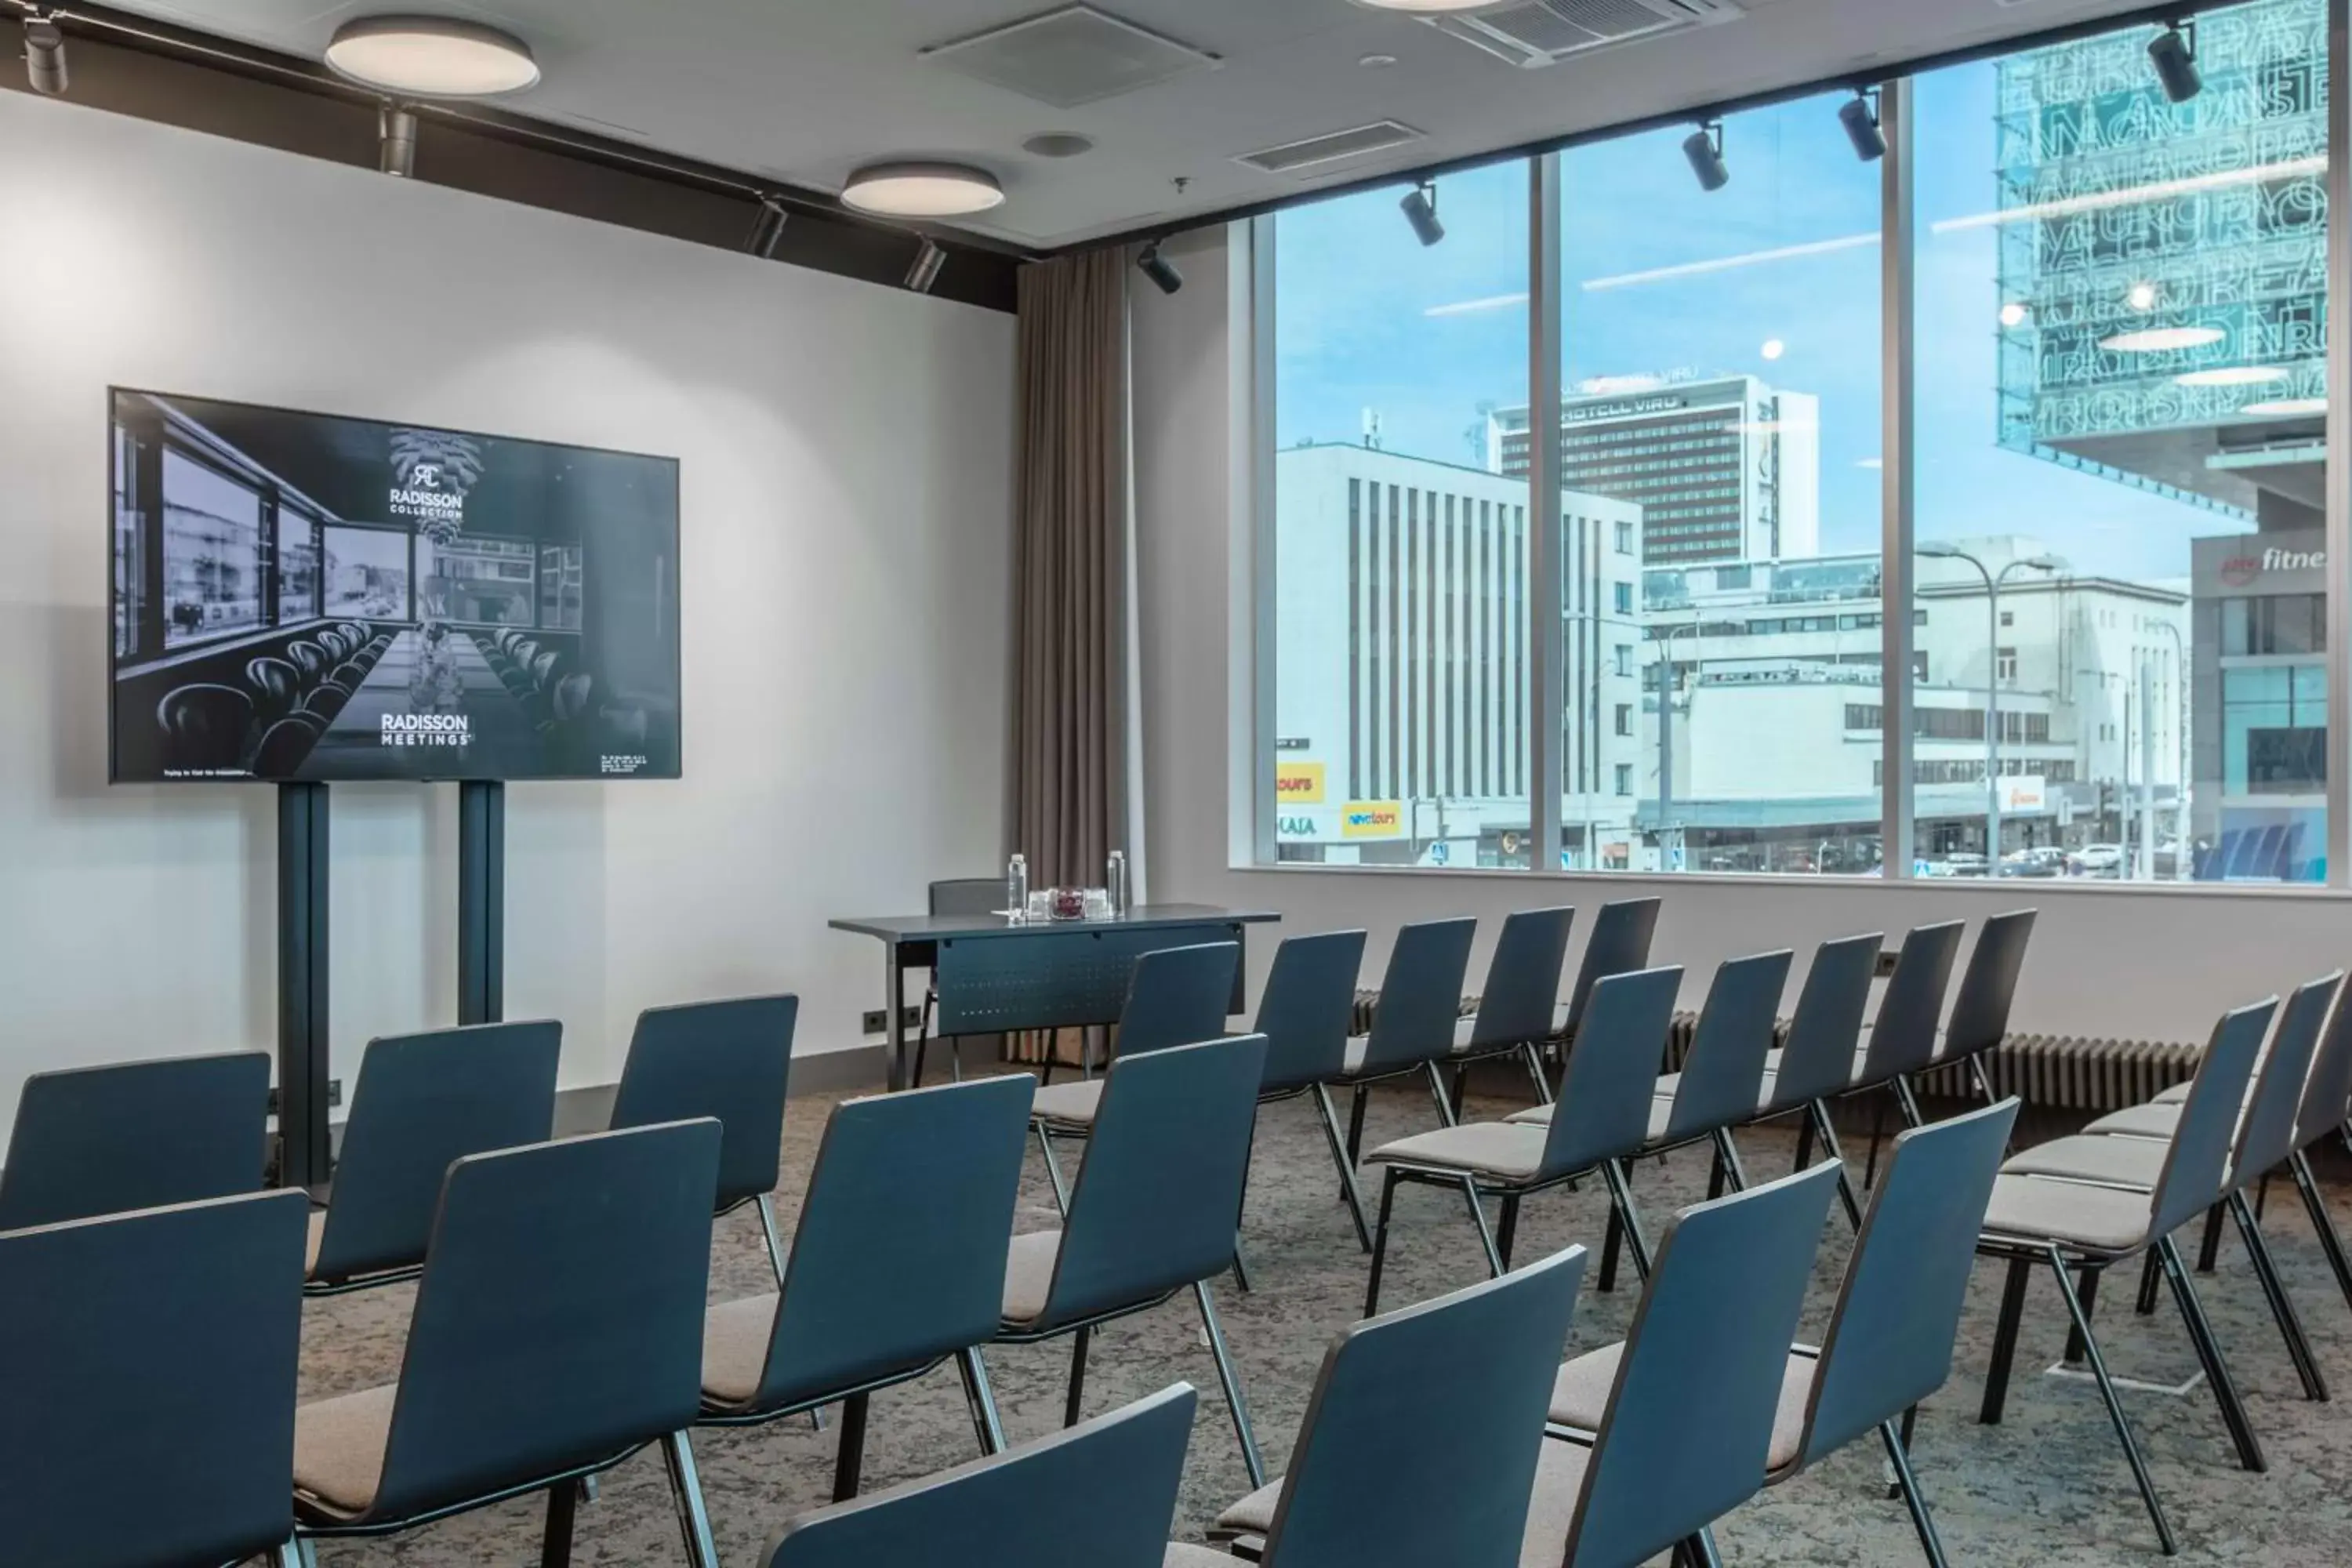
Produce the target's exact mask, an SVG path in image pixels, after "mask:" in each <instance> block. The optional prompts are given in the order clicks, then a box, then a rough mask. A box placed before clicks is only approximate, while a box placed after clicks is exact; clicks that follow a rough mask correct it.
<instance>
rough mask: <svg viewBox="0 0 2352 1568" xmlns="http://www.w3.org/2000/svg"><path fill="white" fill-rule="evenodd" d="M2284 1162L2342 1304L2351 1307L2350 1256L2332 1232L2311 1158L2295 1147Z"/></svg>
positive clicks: (2334, 1226)
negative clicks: (2341, 1293) (2315, 1233)
mask: <svg viewBox="0 0 2352 1568" xmlns="http://www.w3.org/2000/svg"><path fill="white" fill-rule="evenodd" d="M2287 1169H2288V1170H2289V1171H2291V1172H2293V1173H2294V1190H2295V1192H2296V1193H2297V1194H2299V1195H2301V1197H2302V1199H2303V1212H2304V1213H2305V1214H2306V1215H2310V1216H2311V1228H2312V1229H2313V1230H2315V1231H2316V1232H2318V1234H2319V1248H2320V1250H2321V1251H2322V1252H2325V1253H2326V1254H2327V1266H2328V1267H2329V1268H2332V1269H2334V1270H2335V1271H2336V1289H2339V1290H2341V1291H2343V1292H2344V1304H2345V1305H2346V1306H2347V1307H2352V1259H2347V1258H2346V1257H2345V1256H2344V1238H2343V1237H2341V1236H2338V1235H2337V1234H2336V1221H2335V1219H2334V1218H2333V1217H2332V1216H2331V1215H2329V1214H2328V1212H2327V1202H2326V1199H2325V1198H2322V1197H2321V1196H2320V1195H2319V1184H2318V1182H2317V1181H2315V1179H2314V1178H2313V1176H2312V1173H2311V1161H2310V1160H2309V1159H2308V1158H2307V1157H2306V1156H2305V1153H2304V1152H2303V1151H2302V1150H2300V1149H2298V1150H2296V1151H2295V1152H2294V1153H2293V1154H2291V1155H2289V1156H2288V1157H2287Z"/></svg>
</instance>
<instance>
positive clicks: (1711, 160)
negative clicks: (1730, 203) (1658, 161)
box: [1683, 120, 1731, 191]
mask: <svg viewBox="0 0 2352 1568" xmlns="http://www.w3.org/2000/svg"><path fill="white" fill-rule="evenodd" d="M1683 156H1684V157H1685V158H1687V159H1689V160H1690V166H1691V173H1692V174H1696V175H1697V176H1698V188H1699V189H1700V190H1702V191H1719V190H1721V189H1723V187H1724V186H1726V185H1727V184H1731V165H1730V164H1728V163H1725V162H1724V161H1723V121H1720V120H1710V121H1706V123H1704V124H1702V125H1701V126H1700V127H1699V128H1698V129H1697V130H1696V131H1694V132H1691V133H1690V134H1689V135H1688V136H1685V137H1684V138H1683Z"/></svg>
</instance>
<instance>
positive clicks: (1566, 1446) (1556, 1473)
mask: <svg viewBox="0 0 2352 1568" xmlns="http://www.w3.org/2000/svg"><path fill="white" fill-rule="evenodd" d="M1591 1462H1592V1450H1591V1449H1590V1448H1588V1447H1585V1446H1584V1445H1583V1444H1581V1443H1564V1442H1561V1441H1560V1440H1559V1438H1557V1437H1547V1438H1545V1439H1544V1443H1543V1452H1542V1454H1541V1455H1540V1456H1539V1457H1538V1458H1537V1460H1536V1489H1535V1494H1534V1495H1533V1496H1532V1497H1531V1498H1529V1499H1528V1528H1527V1531H1526V1533H1525V1534H1524V1535H1523V1536H1522V1537H1521V1538H1520V1542H1519V1568H1559V1563H1560V1559H1561V1557H1563V1556H1564V1555H1565V1554H1566V1553H1567V1551H1568V1527H1569V1526H1570V1524H1572V1523H1574V1522H1575V1521H1576V1500H1577V1498H1578V1496H1579V1495H1580V1493H1582V1491H1583V1490H1584V1471H1585V1468H1586V1467H1588V1466H1589V1465H1591Z"/></svg>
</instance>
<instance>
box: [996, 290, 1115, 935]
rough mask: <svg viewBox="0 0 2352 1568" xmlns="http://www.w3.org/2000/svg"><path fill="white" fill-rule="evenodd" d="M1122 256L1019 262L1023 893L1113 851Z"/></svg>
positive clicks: (1017, 829) (1016, 551)
mask: <svg viewBox="0 0 2352 1568" xmlns="http://www.w3.org/2000/svg"><path fill="white" fill-rule="evenodd" d="M1128 272H1129V268H1128V265H1127V256H1126V254H1125V252H1124V251H1119V250H1110V251H1102V252H1097V253H1095V254H1092V255H1086V256H1071V257H1063V258H1056V259H1055V260H1052V261H1043V262H1038V263H1035V264H1034V265H1032V266H1029V267H1025V268H1022V271H1021V279H1020V354H1019V361H1018V368H1017V374H1018V379H1019V385H1020V394H1019V395H1020V400H1021V405H1020V423H1019V426H1018V429H1017V432H1016V437H1017V439H1018V441H1019V447H1018V450H1017V454H1016V463H1017V488H1016V494H1015V499H1014V507H1015V510H1014V513H1013V758H1012V765H1013V778H1012V816H1013V823H1012V841H1013V842H1012V847H1013V848H1014V849H1017V850H1019V851H1021V852H1022V853H1024V854H1025V855H1027V856H1028V857H1029V883H1030V886H1031V887H1033V888H1044V887H1055V886H1082V887H1092V886H1096V885H1098V884H1099V883H1100V882H1101V881H1102V879H1103V862H1104V858H1105V857H1106V856H1107V855H1108V852H1109V851H1111V850H1113V849H1119V848H1124V847H1126V837H1127V809H1126V783H1127V781H1126V772H1127V742H1126V717H1127V715H1126V680H1127V671H1126V657H1125V656H1126V647H1127V622H1126V583H1127V562H1126V538H1127V521H1128V519H1127V514H1128V487H1129V479H1128V468H1127V461H1128V454H1127V430H1128V368H1127V279H1128Z"/></svg>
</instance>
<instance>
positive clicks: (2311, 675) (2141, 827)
mask: <svg viewBox="0 0 2352 1568" xmlns="http://www.w3.org/2000/svg"><path fill="white" fill-rule="evenodd" d="M2152 36H2153V29H2151V28H2149V27H2146V26H2136V27H2127V28H2124V29H2121V30H2118V31H2116V32H2114V33H2108V34H2104V35H2100V36H2097V37H2088V38H2080V39H2074V40H2070V41H2067V42H2064V43H2061V44H2055V45H2052V46H2050V47H2042V48H2035V49H2028V50H2025V51H2022V52H2020V53H2017V54H2013V55H2010V56H2006V57H2003V58H1999V59H1995V60H1991V61H1989V62H1984V63H1979V64H1974V65H1969V66H1965V67H1961V68H1955V69H1950V70H1945V71H1938V72H1935V73H1932V74H1930V75H1927V76H1924V77H1921V78H1919V79H1916V82H1915V83H1914V84H1913V91H1914V95H1915V101H1916V132H1915V138H1914V146H1915V148H1916V163H1915V176H1914V177H1915V191H1916V234H1917V247H1918V249H1917V263H1916V279H1917V283H1916V288H1917V299H1916V310H1915V313H1914V321H1915V322H1916V331H1917V334H1918V339H1917V350H1916V380H1915V383H1914V387H1913V398H1914V405H1915V407H1916V411H1917V435H1916V465H1917V502H1916V525H1915V537H1916V541H1917V544H1916V552H1917V558H1916V584H1917V593H1918V603H1919V605H1920V606H1921V607H1922V608H1923V609H1925V610H1926V611H1927V625H1926V626H1924V627H1923V628H1922V629H1921V630H1920V632H1919V634H1918V638H1919V646H1920V647H1921V648H1922V649H1923V650H1924V651H1926V652H1927V654H1928V655H1929V658H1930V665H1931V668H1933V669H1934V670H1935V672H1936V679H1934V680H1933V681H1927V682H1922V683H1920V684H1919V685H1918V686H1917V687H1916V700H1917V701H1918V703H1919V704H1920V705H1921V706H1922V708H1926V707H1928V706H1930V705H1947V704H1965V705H1969V706H1974V707H1980V708H1983V709H1985V710H1988V711H1991V712H1995V713H1999V714H2000V716H2001V717H2002V718H2003V719H2004V720H2006V719H2007V718H2008V717H2009V716H2010V713H2011V711H2012V710H2014V711H2021V712H2024V713H2026V714H2029V715H2031V716H2032V717H2033V718H2035V719H2040V720H2042V721H2043V723H2044V725H2045V726H2046V728H2045V729H2044V731H2043V732H2042V738H2041V739H2039V740H2018V739H2016V738H2015V737H2014V735H2013V732H2012V731H2011V730H2010V728H2009V727H2008V726H2007V725H2006V724H2005V723H2004V724H2003V725H2002V726H2001V732H2002V739H2001V741H2000V743H1999V745H1998V746H1996V747H1993V748H1991V753H1990V758H1991V760H1992V761H1994V762H1996V763H1997V764H1998V766H1997V769H1996V770H1995V771H1994V772H1993V773H1991V774H1990V777H1989V776H1988V774H1987V772H1986V769H1985V767H1984V766H1983V763H1985V762H1986V761H1987V760H1988V752H1987V750H1986V749H1985V747H1984V745H1983V742H1982V741H1981V739H1980V737H1981V736H1982V734H1983V731H1982V729H1981V728H1980V729H1979V741H1977V742H1975V744H1976V746H1977V752H1976V757H1975V760H1976V761H1977V762H1978V763H1979V766H1978V767H1977V769H1976V775H1975V777H1974V778H1973V779H1970V780H1966V781H1955V782H1937V783H1931V782H1930V779H1929V776H1928V775H1927V774H1922V775H1920V776H1919V778H1918V781H1917V783H1916V787H1915V792H1914V795H1913V811H1914V815H1915V820H1916V824H1917V834H1918V837H1917V868H1918V869H1919V870H1920V871H1922V872H1924V873H1926V874H1929V875H1938V874H1945V873H1958V874H1964V875H1975V874H1983V873H1985V872H1986V871H1987V870H1989V869H1990V870H1994V871H1998V872H1999V873H2000V874H2002V875H2009V876H2020V875H2031V876H2059V875H2066V874H2074V875H2089V876H2098V877H2108V878H2123V879H2156V880H2159V881H2172V880H2181V879H2208V880H2220V879H2231V880H2247V879H2257V880H2259V879H2270V880H2278V879H2289V880H2301V879H2313V878H2315V877H2317V876H2319V875H2321V874H2322V872H2323V868H2324V862H2325V851H2324V846H2325V841H2326V770H2325V768H2324V766H2323V765H2322V757H2323V755H2324V751H2325V731H2326V711H2325V702H2324V700H2319V701H2314V700H2310V698H2309V696H2308V695H2307V693H2306V690H2305V686H2303V685H2299V684H2298V678H2299V679H2300V680H2302V681H2303V682H2307V683H2308V689H2309V690H2314V691H2315V690H2318V689H2320V686H2321V683H2322V682H2323V681H2324V679H2325V677H2324V673H2323V669H2322V666H2323V663H2324V660H2325V658H2326V652H2325V641H2326V636H2325V634H2326V589H2325V584H2324V583H2323V581H2322V578H2323V567H2322V562H2323V561H2324V552H2325V549H2326V543H2325V538H2324V533H2325V529H2326V511H2325V506H2326V502H2325V489H2326V484H2325V481H2326V468H2325V463H2324V459H2323V453H2324V447H2325V442H2326V424H2327V404H2326V316H2327V297H2326V296H2327V271H2326V258H2327V199H2326V184H2325V181H2326V173H2325V164H2326V150H2327V90H2326V88H2327V75H2326V58H2327V5H2326V0H2255V3H2253V4H2250V5H2239V6H2233V7H2231V8H2228V9H2225V10H2219V11H2213V12H2209V13H2207V14H2205V15H2204V16H2200V18H2199V20H2198V24H2197V33H2196V44H2197V59H2198V65H2199V68H2200V72H2201V73H2202V76H2203V78H2204V88H2203V90H2202V91H2201V92H2200V93H2199V94H2198V95H2197V96H2196V97H2195V98H2194V99H2193V100H2189V102H2187V103H2182V104H2174V103H2172V102H2171V101H2169V100H2168V99H2167V97H2166V96H2165V94H2164V92H2163V90H2162V89H2161V87H2160V86H2159V84H2158V80H2157V79H2156V77H2155V75H2154V74H2153V73H2152V72H2151V71H2150V70H2149V69H2148V62H2147V52H2146V51H2147V42H2148V39H2149V38H2150V37H2152ZM2045 716H2046V717H2045ZM1968 744H1969V742H1965V741H1960V742H1950V743H1945V742H1930V741H1927V740H1922V741H1921V742H1920V743H1919V744H1918V746H1917V748H1916V754H1917V757H1918V759H1919V761H1920V763H1922V764H1923V765H1925V764H1927V763H1937V762H1942V761H1945V760H1948V759H1957V758H1958V756H1959V755H1960V754H1961V753H1960V752H1959V751H1958V750H1957V749H1956V748H1957V747H1959V746H1965V745H1968ZM2059 770H2064V779H2063V782H2062V781H2061V777H2060V773H2059ZM1995 835H1998V837H1997V838H1996V837H1994V836H1995ZM2258 850H2259V851H2260V852H2259V853H2258V852H2257V851H2258Z"/></svg>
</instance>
